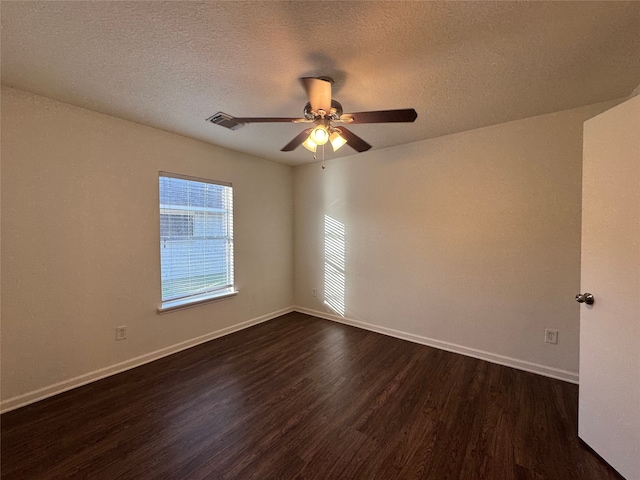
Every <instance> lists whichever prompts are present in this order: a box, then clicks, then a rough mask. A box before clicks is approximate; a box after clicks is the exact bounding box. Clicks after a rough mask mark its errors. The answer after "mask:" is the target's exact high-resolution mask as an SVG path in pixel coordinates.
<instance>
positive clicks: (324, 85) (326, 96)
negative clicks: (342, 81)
mask: <svg viewBox="0 0 640 480" xmlns="http://www.w3.org/2000/svg"><path fill="white" fill-rule="evenodd" d="M300 81H301V82H302V86H303V87H304V89H305V91H306V92H307V97H309V103H310V104H311V111H312V112H315V113H318V110H324V111H325V112H326V113H327V114H329V112H331V83H332V82H331V81H329V80H325V79H322V78H314V77H303V78H301V79H300Z"/></svg>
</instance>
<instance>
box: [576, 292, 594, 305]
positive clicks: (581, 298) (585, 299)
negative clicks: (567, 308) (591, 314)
mask: <svg viewBox="0 0 640 480" xmlns="http://www.w3.org/2000/svg"><path fill="white" fill-rule="evenodd" d="M594 300H595V299H594V298H593V295H591V294H590V293H579V294H577V295H576V302H578V303H586V304H587V305H593V301H594Z"/></svg>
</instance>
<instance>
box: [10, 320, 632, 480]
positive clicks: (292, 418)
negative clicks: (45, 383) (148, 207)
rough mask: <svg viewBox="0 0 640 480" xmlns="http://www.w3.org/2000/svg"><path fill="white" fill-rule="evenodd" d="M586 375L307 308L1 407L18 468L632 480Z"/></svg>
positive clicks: (157, 475) (41, 473)
mask: <svg viewBox="0 0 640 480" xmlns="http://www.w3.org/2000/svg"><path fill="white" fill-rule="evenodd" d="M577 394H578V390H577V386H575V385H571V384H568V383H565V382H561V381H558V380H552V379H549V378H545V377H541V376H538V375H534V374H531V373H526V372H522V371H518V370H514V369H510V368H507V367H503V366H499V365H494V364H490V363H487V362H483V361H481V360H476V359H473V358H469V357H464V356H461V355H457V354H453V353H448V352H444V351H441V350H437V349H433V348H430V347H426V346H423V345H418V344H414V343H410V342H406V341H402V340H399V339H395V338H390V337H386V336H383V335H380V334H377V333H373V332H368V331H364V330H360V329H356V328H353V327H349V326H346V325H342V324H338V323H334V322H330V321H326V320H322V319H318V318H315V317H311V316H308V315H303V314H300V313H292V314H288V315H284V316H282V317H279V318H277V319H274V320H271V321H269V322H266V323H264V324H260V325H256V326H254V327H252V328H249V329H246V330H243V331H240V332H236V333H234V334H232V335H228V336H226V337H223V338H219V339H216V340H213V341H211V342H207V343H206V344H202V345H199V346H197V347H194V348H191V349H189V350H185V351H183V352H180V353H177V354H174V355H171V356H169V357H165V358H163V359H160V360H157V361H155V362H153V363H150V364H147V365H143V366H141V367H138V368H135V369H133V370H129V371H127V372H123V373H120V374H118V375H114V376H112V377H108V378H105V379H103V380H100V381H98V382H95V383H92V384H89V385H85V386H83V387H80V388H77V389H74V390H72V391H69V392H66V393H63V394H60V395H57V396H55V397H52V398H50V399H47V400H43V401H41V402H38V403H36V404H33V405H29V406H27V407H23V408H20V409H18V410H15V411H13V412H8V413H6V414H4V415H2V417H1V453H2V455H1V459H0V469H1V478H2V479H3V480H5V479H6V480H14V479H20V480H23V479H60V478H65V479H67V478H68V479H76V478H77V479H103V478H104V479H109V480H111V479H177V480H180V479H188V480H197V479H213V480H234V479H242V480H246V479H287V480H288V479H314V480H315V479H318V480H319V479H322V480H328V479H358V480H360V479H383V480H389V479H434V480H443V479H463V480H476V479H478V480H492V479H496V480H498V479H499V480H507V479H513V480H541V479H545V480H568V479H572V480H573V479H575V480H619V479H620V478H621V477H620V476H619V475H618V474H617V473H616V472H615V471H614V470H613V469H612V468H610V467H609V466H608V465H607V464H606V463H604V462H603V461H602V460H601V459H600V458H599V457H598V456H597V455H595V454H594V453H593V452H592V451H591V450H590V449H589V448H588V447H586V446H585V445H584V444H583V443H582V442H581V441H580V440H579V439H578V438H577V435H576V432H577V404H578V397H577Z"/></svg>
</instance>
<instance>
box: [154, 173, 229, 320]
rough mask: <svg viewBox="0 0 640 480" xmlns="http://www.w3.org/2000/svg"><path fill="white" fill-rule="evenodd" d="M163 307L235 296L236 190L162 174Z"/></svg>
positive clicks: (161, 245) (161, 246) (221, 184)
mask: <svg viewBox="0 0 640 480" xmlns="http://www.w3.org/2000/svg"><path fill="white" fill-rule="evenodd" d="M160 267H161V278H162V307H161V309H160V310H167V309H172V308H176V307H181V306H184V305H187V304H190V303H194V302H199V301H204V300H210V299H213V298H218V297H222V296H225V295H229V294H235V293H236V292H235V291H234V286H233V188H232V187H231V185H230V184H225V183H220V182H213V181H210V180H203V179H199V178H192V177H185V176H182V175H175V174H171V173H165V172H160Z"/></svg>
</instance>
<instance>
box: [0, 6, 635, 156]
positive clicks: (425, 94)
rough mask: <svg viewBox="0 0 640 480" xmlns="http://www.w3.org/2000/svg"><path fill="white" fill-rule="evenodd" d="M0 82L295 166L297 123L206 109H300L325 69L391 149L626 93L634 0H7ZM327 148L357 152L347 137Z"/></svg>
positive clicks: (294, 112) (370, 132)
mask: <svg viewBox="0 0 640 480" xmlns="http://www.w3.org/2000/svg"><path fill="white" fill-rule="evenodd" d="M1 22H2V39H1V40H2V43H1V45H2V51H1V55H2V56H1V61H2V83H3V84H4V85H9V86H13V87H16V88H20V89H23V90H27V91H31V92H34V93H37V94H41V95H44V96H47V97H51V98H54V99H58V100H61V101H63V102H67V103H70V104H73V105H78V106H81V107H86V108H89V109H91V110H95V111H98V112H103V113H107V114H109V115H113V116H116V117H120V118H124V119H127V120H131V121H134V122H138V123H142V124H146V125H150V126H153V127H156V128H161V129H163V130H168V131H171V132H176V133H179V134H182V135H186V136H189V137H193V138H197V139H200V140H203V141H205V142H209V143H214V144H217V145H222V146H224V147H228V148H231V149H234V150H239V151H243V152H247V153H251V154H254V155H258V156H261V157H265V158H269V159H272V160H275V161H278V162H282V163H287V164H290V165H299V164H303V163H309V162H311V161H313V158H312V156H311V154H310V153H309V152H307V151H306V150H305V149H303V148H302V147H300V148H298V149H297V150H296V151H294V152H289V153H284V152H280V151H279V150H280V148H282V146H284V145H285V144H286V143H287V142H289V140H291V138H293V137H294V136H295V135H296V134H297V133H299V132H300V131H301V129H302V126H300V125H295V124H253V125H247V126H244V127H243V128H241V129H239V130H237V131H231V130H227V129H225V128H222V127H219V126H216V125H212V124H210V123H207V122H205V119H206V118H207V117H209V116H210V115H212V114H213V113H215V112H218V111H223V112H227V113H229V114H231V115H234V116H238V117H240V116H285V117H297V116H300V115H301V114H302V109H303V107H304V104H305V103H306V98H305V94H304V91H303V89H302V88H301V86H300V84H299V82H298V78H299V77H301V76H322V75H326V76H330V77H332V78H333V79H334V80H335V85H334V98H335V99H337V100H338V101H340V102H341V103H342V105H343V107H344V109H345V112H358V111H366V110H383V109H393V108H408V107H414V108H415V109H416V110H417V112H418V119H417V121H416V122H415V123H413V124H386V125H385V124H377V125H353V126H352V127H351V130H352V131H353V132H354V133H356V134H358V135H360V136H361V137H363V138H364V139H365V140H367V141H368V142H369V143H371V144H372V145H373V146H374V148H381V147H388V146H391V145H398V144H402V143H408V142H413V141H417V140H422V139H426V138H432V137H437V136H440V135H445V134H449V133H454V132H459V131H464V130H469V129H473V128H478V127H482V126H487V125H492V124H496V123H500V122H505V121H510V120H516V119H519V118H524V117H529V116H533V115H540V114H544V113H548V112H552V111H557V110H563V109H567V108H573V107H577V106H580V105H585V104H590V103H596V102H601V101H605V100H610V99H614V98H620V97H624V96H626V95H628V94H629V93H631V91H632V90H633V89H634V87H636V86H637V85H638V84H639V83H640V2H479V1H478V2H409V1H403V2H384V1H371V2H359V1H342V2H340V1H338V2H326V1H325V2H320V1H296V2H288V1H287V2H285V1H267V2H258V1H250V2H240V1H233V2H228V1H216V2H204V3H196V2H93V1H91V2H82V1H81V2H48V1H45V2H8V1H3V2H2V12H1ZM329 152H330V149H329V150H327V158H333V157H337V156H345V155H354V154H356V153H355V152H354V151H353V150H351V149H350V148H349V147H344V148H342V149H341V150H340V151H339V152H338V153H335V154H334V153H332V152H331V153H329Z"/></svg>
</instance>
